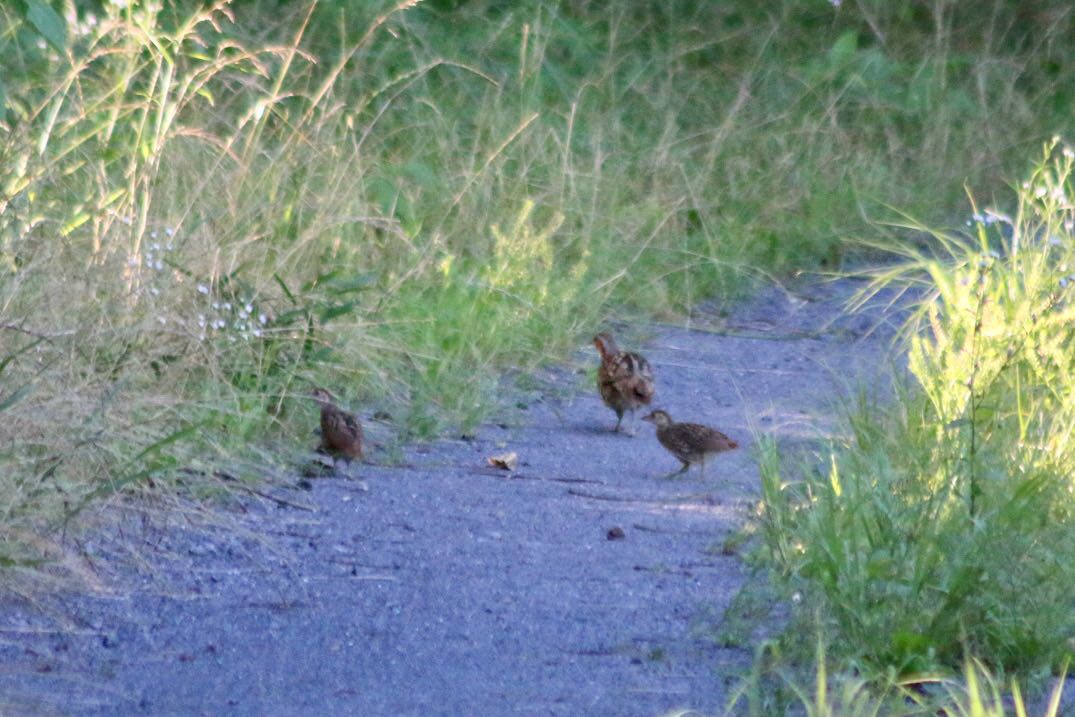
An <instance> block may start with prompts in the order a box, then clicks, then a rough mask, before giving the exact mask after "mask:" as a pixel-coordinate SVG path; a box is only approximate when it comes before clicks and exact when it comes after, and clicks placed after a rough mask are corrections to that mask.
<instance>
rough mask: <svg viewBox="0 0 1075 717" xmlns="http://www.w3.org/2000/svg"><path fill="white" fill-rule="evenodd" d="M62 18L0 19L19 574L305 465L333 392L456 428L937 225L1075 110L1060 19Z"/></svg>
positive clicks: (546, 9)
mask: <svg viewBox="0 0 1075 717" xmlns="http://www.w3.org/2000/svg"><path fill="white" fill-rule="evenodd" d="M48 7H51V6H48V5H47V3H43V2H31V3H27V4H25V5H15V6H8V5H5V6H4V8H2V9H0V29H2V33H0V36H2V37H3V39H4V44H3V48H2V53H3V56H2V60H3V64H4V67H5V69H7V70H10V71H5V73H4V77H3V82H4V87H3V90H4V101H5V108H4V115H3V122H2V125H0V131H2V136H0V142H2V143H0V160H2V165H3V166H4V167H5V173H4V177H3V186H2V189H0V207H2V209H3V211H2V213H0V325H2V326H0V380H2V384H0V418H2V420H0V483H2V486H0V488H2V495H3V496H4V503H3V509H2V510H3V512H2V513H0V556H2V558H3V559H4V560H7V561H16V562H17V561H22V560H27V559H33V558H35V557H37V556H39V555H40V554H41V552H42V549H41V545H42V544H41V541H40V539H39V538H37V537H33V538H31V536H40V535H42V534H45V535H48V534H49V533H50V532H51V531H55V530H58V526H60V525H61V524H62V522H63V519H64V518H65V517H66V516H70V515H71V514H72V513H74V512H76V511H77V510H79V509H80V508H81V507H82V506H84V505H92V504H93V501H95V500H97V499H100V498H102V497H105V496H107V495H109V494H110V493H112V492H113V491H115V490H117V489H120V488H130V487H140V486H145V485H149V484H150V483H152V484H153V485H160V484H162V483H167V482H169V481H172V480H178V479H180V478H182V477H183V476H184V475H186V477H185V478H183V479H184V480H190V477H189V474H179V473H177V471H176V469H177V468H179V467H185V468H193V469H195V470H203V469H204V470H206V471H208V470H209V469H210V468H212V467H213V466H219V465H228V466H229V467H230V470H231V471H232V472H233V473H237V474H240V475H244V476H245V475H250V476H255V475H257V474H258V473H259V472H260V471H261V470H262V469H263V467H264V466H266V465H270V466H271V465H273V464H276V463H280V462H285V463H286V462H287V461H289V460H291V457H292V456H293V455H294V454H295V452H296V451H298V450H301V449H302V448H304V447H306V446H308V445H309V444H310V442H311V436H310V426H311V424H312V418H313V407H312V406H311V405H310V402H309V401H307V400H305V399H303V398H302V397H303V395H304V394H305V393H306V392H307V391H308V389H309V387H310V386H312V385H314V384H324V385H327V386H329V387H331V388H333V389H334V390H336V392H337V393H339V394H340V395H341V396H342V397H343V398H345V399H346V400H347V402H349V403H350V404H351V405H356V406H361V407H363V408H366V409H369V410H370V411H372V410H373V409H385V410H387V411H388V412H389V413H391V415H392V416H393V417H394V422H395V423H396V426H397V428H398V429H399V430H400V431H401V432H402V434H403V435H405V436H406V435H417V436H427V435H432V434H435V433H436V432H438V431H440V430H443V429H445V428H446V427H454V428H461V429H463V430H468V429H470V428H471V427H473V426H474V425H475V424H476V422H477V421H478V420H480V418H481V417H482V416H483V415H486V414H487V412H488V411H490V410H493V409H495V408H496V404H497V393H496V390H495V388H496V383H497V380H498V376H499V373H500V371H501V370H503V369H504V368H505V367H508V366H514V367H519V368H521V369H523V370H524V371H525V370H527V369H528V368H531V367H533V366H535V365H537V364H539V363H540V362H542V361H544V360H547V359H548V358H550V357H555V356H557V355H562V352H564V351H565V350H567V349H568V348H570V347H573V346H575V345H576V344H577V341H578V338H579V336H580V335H585V334H586V333H588V332H590V331H592V330H593V328H594V327H595V326H597V325H598V324H599V322H600V321H601V320H602V319H604V318H605V317H607V316H609V315H610V314H612V313H616V314H619V313H621V312H625V311H626V312H644V313H648V314H657V315H669V316H674V315H677V313H678V312H681V311H682V310H683V309H684V308H685V307H687V306H689V305H690V304H692V303H693V302H695V301H697V300H698V299H700V298H702V297H708V296H714V295H722V294H723V295H730V294H731V293H734V292H735V291H737V290H739V289H740V288H741V287H743V286H744V285H745V284H746V283H747V282H749V281H753V280H757V279H759V278H764V277H768V276H778V275H780V274H782V273H785V272H790V271H795V270H799V269H810V268H814V267H818V266H826V267H834V266H836V265H838V264H839V263H840V261H841V258H842V255H843V253H844V252H845V245H844V244H843V242H842V239H843V238H844V237H846V236H851V235H856V234H862V233H863V232H865V231H866V230H867V229H866V228H867V224H866V220H867V218H868V217H869V216H870V215H871V213H872V212H873V211H874V208H875V207H877V206H879V205H881V204H891V205H896V206H900V207H903V208H906V209H907V210H909V211H911V212H914V213H915V214H916V215H917V216H920V217H923V218H924V219H926V220H938V219H941V218H944V217H946V216H949V215H950V213H951V211H952V208H953V207H956V206H959V199H960V197H961V194H962V185H963V183H964V181H966V182H968V183H969V184H970V185H972V186H974V187H975V188H976V190H977V191H979V192H980V193H982V194H983V195H989V194H990V193H991V192H993V191H995V190H997V189H998V188H1000V187H1001V186H1002V182H1003V180H1004V178H1005V177H1007V176H1013V175H1016V174H1018V172H1019V171H1020V170H1021V168H1022V167H1023V166H1024V164H1025V157H1026V156H1027V155H1028V153H1029V152H1030V148H1032V147H1036V146H1037V145H1038V143H1039V142H1040V140H1041V138H1043V137H1047V136H1049V135H1051V134H1052V133H1053V132H1055V131H1057V129H1058V127H1057V125H1058V124H1059V123H1062V122H1065V121H1067V119H1068V118H1069V117H1070V106H1071V96H1070V95H1071V92H1070V88H1071V87H1072V86H1075V83H1073V82H1071V80H1072V64H1073V63H1071V62H1070V58H1069V57H1068V54H1069V53H1068V52H1067V50H1068V48H1069V47H1070V43H1069V42H1067V41H1068V40H1070V18H1069V17H1068V18H1067V22H1066V23H1065V17H1066V16H1065V15H1064V6H1063V5H1062V4H1060V3H1057V4H1056V5H1055V7H1052V6H1049V5H1042V6H1040V8H1039V9H1037V10H1035V11H1034V12H1028V11H1026V10H1024V9H1023V8H1022V6H1021V5H1020V4H1018V3H1008V4H1006V3H999V4H997V5H996V6H995V7H994V8H993V11H992V12H991V13H990V14H982V13H978V12H970V11H969V10H967V9H962V8H956V7H948V6H934V5H926V4H916V3H912V4H907V5H906V6H902V7H901V8H899V9H889V8H888V7H887V5H886V4H880V3H878V4H877V5H876V6H874V5H871V4H869V3H863V4H855V6H854V7H852V6H851V4H850V3H848V4H847V5H846V6H842V7H834V6H832V5H830V4H828V3H815V2H786V3H781V4H776V5H768V6H765V7H764V8H763V7H761V6H755V4H753V3H689V2H673V3H652V4H651V3H631V4H629V5H627V6H623V7H618V8H612V9H608V8H604V7H603V6H599V5H596V4H588V3H581V2H551V1H540V0H531V1H529V2H523V3H498V2H492V1H489V2H479V1H478V0H473V1H471V2H450V1H448V0H443V1H441V2H427V3H419V2H402V3H398V4H390V3H380V4H377V3H367V2H350V3H332V4H329V3H324V4H320V5H317V4H315V5H309V6H301V7H300V6H297V5H295V4H293V3H279V4H277V3H273V2H268V1H258V0H249V1H247V2H236V3H227V2H219V3H216V4H213V5H211V6H203V5H200V4H197V3H175V4H169V9H168V10H161V9H154V6H150V5H147V4H145V3H130V4H129V5H128V6H126V7H119V6H118V5H114V4H111V3H90V2H87V3H75V4H74V6H73V7H74V8H77V12H73V13H72V12H71V6H65V7H67V8H68V10H66V11H64V12H66V13H67V15H66V16H61V15H58V14H55V13H53V14H51V15H50V11H49V10H48V9H47V8H48ZM55 10H56V11H60V6H59V5H56V6H55ZM31 546H38V547H31ZM45 552H47V551H45Z"/></svg>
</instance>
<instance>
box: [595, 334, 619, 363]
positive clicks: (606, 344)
mask: <svg viewBox="0 0 1075 717" xmlns="http://www.w3.org/2000/svg"><path fill="white" fill-rule="evenodd" d="M593 345H594V346H596V347H597V351H598V353H600V354H601V357H602V358H605V357H608V356H615V355H616V354H617V353H619V351H620V348H619V346H617V345H616V339H614V338H612V334H610V333H609V332H607V331H602V332H601V333H599V334H598V335H597V336H594V337H593Z"/></svg>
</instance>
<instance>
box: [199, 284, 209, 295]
mask: <svg viewBox="0 0 1075 717" xmlns="http://www.w3.org/2000/svg"><path fill="white" fill-rule="evenodd" d="M198 293H199V294H208V293H209V287H208V286H206V285H205V284H198Z"/></svg>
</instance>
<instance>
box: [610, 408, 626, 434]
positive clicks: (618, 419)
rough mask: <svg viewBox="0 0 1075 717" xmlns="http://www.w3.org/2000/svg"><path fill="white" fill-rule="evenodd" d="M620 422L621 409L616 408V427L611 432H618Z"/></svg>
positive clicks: (621, 420)
mask: <svg viewBox="0 0 1075 717" xmlns="http://www.w3.org/2000/svg"><path fill="white" fill-rule="evenodd" d="M621 423H623V411H621V410H619V409H617V410H616V427H615V428H613V429H612V432H613V433H619V432H620V424H621Z"/></svg>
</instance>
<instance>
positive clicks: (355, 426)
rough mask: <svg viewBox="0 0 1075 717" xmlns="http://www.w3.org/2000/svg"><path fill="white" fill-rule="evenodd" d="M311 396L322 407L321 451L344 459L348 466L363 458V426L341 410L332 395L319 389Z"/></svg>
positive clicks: (356, 419) (352, 416)
mask: <svg viewBox="0 0 1075 717" xmlns="http://www.w3.org/2000/svg"><path fill="white" fill-rule="evenodd" d="M310 395H311V396H312V397H313V398H314V399H315V400H316V401H317V402H318V403H319V404H320V405H321V450H322V451H324V452H325V453H328V454H329V455H331V456H333V457H334V458H335V457H339V458H343V459H344V461H346V462H347V463H348V464H350V463H351V461H352V460H354V459H356V458H358V459H361V458H362V424H361V423H359V421H358V418H357V417H355V416H354V415H352V414H350V413H347V412H346V411H343V410H341V409H340V408H339V407H338V406H337V405H336V403H335V402H334V401H333V398H332V394H331V393H329V392H328V391H326V390H325V389H323V388H318V389H316V390H314V391H313V392H311V393H310Z"/></svg>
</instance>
